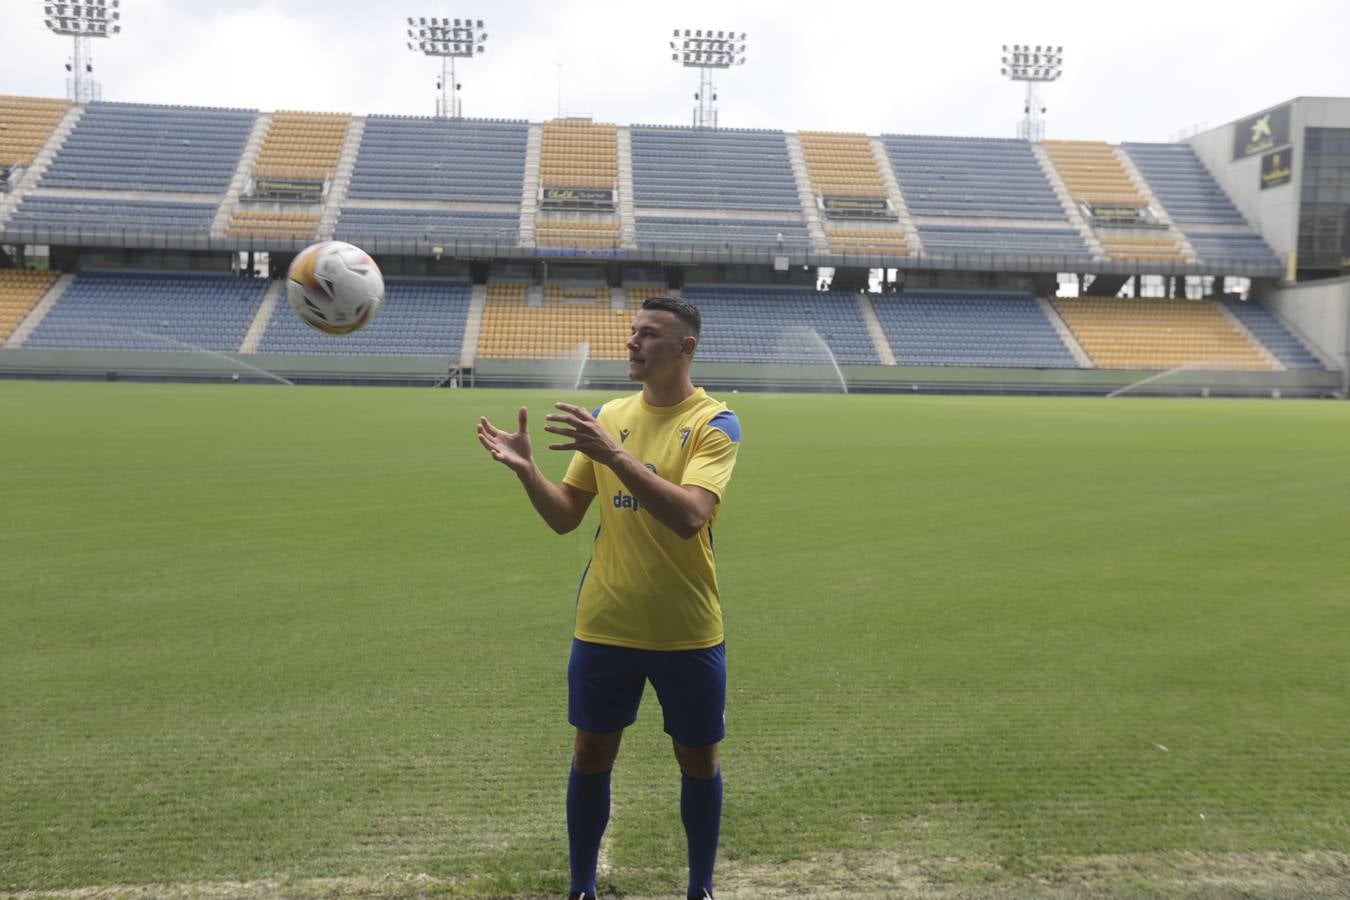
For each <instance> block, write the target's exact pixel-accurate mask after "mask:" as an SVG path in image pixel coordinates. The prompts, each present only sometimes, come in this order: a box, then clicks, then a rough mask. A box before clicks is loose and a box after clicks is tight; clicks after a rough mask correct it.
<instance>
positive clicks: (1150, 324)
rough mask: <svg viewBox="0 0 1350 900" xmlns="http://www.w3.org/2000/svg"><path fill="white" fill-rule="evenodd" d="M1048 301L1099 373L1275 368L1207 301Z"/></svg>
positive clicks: (1126, 299) (1137, 299)
mask: <svg viewBox="0 0 1350 900" xmlns="http://www.w3.org/2000/svg"><path fill="white" fill-rule="evenodd" d="M1052 302H1053V303H1054V304H1055V309H1056V310H1058V311H1059V315H1060V318H1062V319H1063V320H1064V323H1065V324H1066V325H1068V326H1069V328H1070V329H1071V330H1072V331H1073V334H1074V337H1075V338H1077V340H1078V343H1079V345H1080V346H1082V348H1083V350H1084V351H1085V352H1086V353H1087V355H1088V356H1090V357H1091V358H1092V361H1093V362H1094V363H1096V365H1097V366H1098V367H1100V368H1103V369H1173V368H1177V367H1179V366H1185V365H1196V366H1207V367H1213V368H1218V369H1237V370H1246V369H1252V370H1264V371H1270V370H1272V369H1273V368H1274V366H1272V365H1270V363H1269V362H1267V361H1266V359H1265V357H1263V356H1262V355H1261V353H1260V351H1259V350H1258V349H1257V348H1256V347H1255V346H1253V344H1252V343H1251V341H1249V340H1247V338H1246V337H1245V336H1244V335H1243V334H1242V333H1241V332H1240V331H1238V330H1237V329H1236V328H1234V327H1233V324H1232V323H1231V322H1230V321H1229V320H1228V318H1227V317H1226V316H1225V315H1224V314H1223V312H1222V310H1220V309H1219V307H1218V306H1217V305H1216V304H1214V303H1213V302H1211V301H1209V300H1162V299H1149V298H1105V297H1103V298H1098V297H1085V298H1077V299H1064V298H1059V299H1056V300H1054V301H1052Z"/></svg>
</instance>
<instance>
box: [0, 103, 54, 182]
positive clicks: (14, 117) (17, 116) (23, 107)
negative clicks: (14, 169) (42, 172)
mask: <svg viewBox="0 0 1350 900" xmlns="http://www.w3.org/2000/svg"><path fill="white" fill-rule="evenodd" d="M69 108H70V102H69V101H67V100H50V99H47V98H44V97H11V96H7V95H0V166H14V165H19V166H26V165H28V164H29V163H31V162H32V161H33V157H35V156H37V155H38V151H39V150H41V149H42V145H43V144H45V143H47V138H49V137H51V134H52V129H54V128H56V125H57V123H58V122H60V121H61V118H62V117H63V116H65V114H66V110H67V109H69Z"/></svg>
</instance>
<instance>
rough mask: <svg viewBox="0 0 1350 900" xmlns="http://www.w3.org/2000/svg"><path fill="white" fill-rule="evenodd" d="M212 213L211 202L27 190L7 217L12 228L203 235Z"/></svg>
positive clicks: (213, 207) (214, 210) (212, 216)
mask: <svg viewBox="0 0 1350 900" xmlns="http://www.w3.org/2000/svg"><path fill="white" fill-rule="evenodd" d="M215 215H216V204H214V203H177V202H174V201H168V200H112V199H104V198H101V197H99V196H97V195H93V196H89V197H75V196H68V195H58V196H50V195H45V196H44V195H43V194H40V193H33V194H29V195H28V196H27V197H24V198H23V200H22V201H20V203H19V205H18V207H17V208H16V209H15V211H14V216H13V218H12V219H11V220H10V223H9V224H10V227H14V228H44V229H50V230H53V231H71V232H79V231H84V232H105V231H118V232H135V233H145V234H180V235H194V234H199V235H203V236H204V235H206V234H209V233H210V231H211V222H212V220H213V219H214V218H215Z"/></svg>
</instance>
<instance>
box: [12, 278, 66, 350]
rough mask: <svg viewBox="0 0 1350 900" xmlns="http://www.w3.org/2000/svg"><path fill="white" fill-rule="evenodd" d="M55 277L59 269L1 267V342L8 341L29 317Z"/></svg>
mask: <svg viewBox="0 0 1350 900" xmlns="http://www.w3.org/2000/svg"><path fill="white" fill-rule="evenodd" d="M58 277H60V273H59V272H39V271H35V270H33V269H0V343H4V342H5V341H6V340H8V338H9V336H10V335H11V334H13V333H14V329H15V328H18V327H19V323H20V322H22V321H23V320H24V319H26V318H28V314H29V313H30V312H32V311H33V307H35V306H37V304H38V301H39V300H41V299H42V295H43V294H45V293H47V291H49V290H50V289H51V286H52V285H53V284H55V283H56V279H57V278H58Z"/></svg>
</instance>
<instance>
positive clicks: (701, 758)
mask: <svg viewBox="0 0 1350 900" xmlns="http://www.w3.org/2000/svg"><path fill="white" fill-rule="evenodd" d="M672 743H674V744H675V759H676V760H677V761H678V762H679V764H680V771H681V772H682V773H683V774H685V775H688V776H689V777H690V778H698V779H702V780H704V781H706V780H708V779H709V778H715V777H717V770H718V765H719V763H718V757H717V747H718V745H717V744H709V745H707V746H706V747H685V746H684V745H682V744H680V743H678V742H672Z"/></svg>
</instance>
